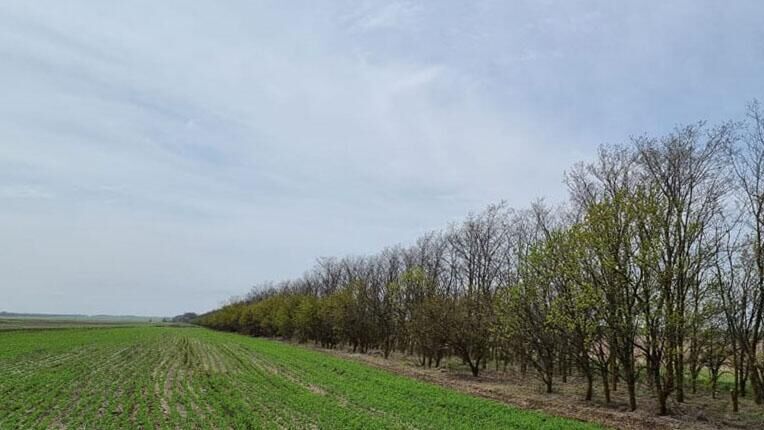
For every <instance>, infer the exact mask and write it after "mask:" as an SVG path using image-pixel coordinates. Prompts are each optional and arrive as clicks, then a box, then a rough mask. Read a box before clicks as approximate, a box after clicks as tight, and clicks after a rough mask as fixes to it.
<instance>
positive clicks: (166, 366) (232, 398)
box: [0, 325, 599, 429]
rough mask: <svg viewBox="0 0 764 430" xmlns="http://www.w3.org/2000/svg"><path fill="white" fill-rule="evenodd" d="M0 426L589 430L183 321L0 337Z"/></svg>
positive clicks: (3, 334)
mask: <svg viewBox="0 0 764 430" xmlns="http://www.w3.org/2000/svg"><path fill="white" fill-rule="evenodd" d="M0 428H2V429H6V428H98V429H105V428H183V429H186V428H198V429H206V428H234V429H249V428H326V429H337V428H377V429H379V428H399V429H404V428H405V429H409V428H421V429H446V428H459V429H472V428H474V429H502V428H506V429H594V428H599V427H597V426H595V425H592V424H586V423H580V422H576V421H570V420H565V419H561V418H556V417H550V416H545V415H542V414H540V413H536V412H530V411H522V410H519V409H515V408H512V407H509V406H506V405H504V404H501V403H498V402H494V401H491V400H486V399H482V398H477V397H472V396H469V395H466V394H462V393H458V392H455V391H450V390H448V389H445V388H441V387H438V386H435V385H430V384H427V383H423V382H419V381H416V380H413V379H408V378H405V377H401V376H397V375H394V374H391V373H387V372H385V371H382V370H379V369H375V368H372V367H368V366H366V365H363V364H361V363H357V362H353V361H346V360H343V359H340V358H336V357H332V356H330V355H327V354H324V353H321V352H317V351H311V350H308V349H304V348H300V347H295V346H290V345H287V344H284V343H280V342H276V341H269V340H263V339H253V338H248V337H244V336H239V335H234V334H226V333H219V332H213V331H209V330H206V329H201V328H192V327H185V328H183V327H158V326H149V325H143V326H133V327H108V328H96V329H92V328H89V329H83V328H69V329H64V330H45V329H42V330H15V331H4V332H0Z"/></svg>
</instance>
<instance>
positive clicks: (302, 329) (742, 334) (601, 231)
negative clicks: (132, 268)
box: [200, 103, 764, 413]
mask: <svg viewBox="0 0 764 430" xmlns="http://www.w3.org/2000/svg"><path fill="white" fill-rule="evenodd" d="M565 177H566V183H567V186H568V189H569V191H570V198H569V201H568V202H567V203H566V204H564V205H563V206H561V207H554V208H553V207H549V206H548V205H546V204H544V203H543V202H537V203H534V204H532V205H531V206H530V207H529V208H525V209H512V208H509V207H507V206H506V205H503V204H499V205H494V206H490V207H489V208H487V209H486V210H484V211H483V212H481V213H478V214H474V215H470V216H469V217H467V219H466V220H464V221H463V222H461V223H459V224H454V225H451V226H449V227H448V228H446V229H445V230H443V231H437V232H433V233H430V234H427V235H425V236H423V237H421V238H419V239H418V240H417V241H416V243H415V245H413V246H410V247H394V248H388V249H385V250H383V251H382V252H380V253H379V254H377V255H373V256H368V257H346V258H341V259H334V258H324V259H320V260H319V261H318V264H317V265H316V266H315V267H314V268H312V269H311V270H310V271H308V272H307V273H306V274H305V275H304V276H303V277H302V278H300V279H295V280H290V281H285V282H281V283H279V284H276V285H272V286H269V287H267V288H264V287H259V288H256V289H254V290H253V292H252V293H250V294H249V295H248V296H247V297H246V298H244V299H242V300H239V301H236V302H234V303H231V304H229V305H226V306H224V307H222V308H221V309H218V310H216V311H213V312H210V313H208V314H206V315H203V316H202V317H201V319H200V322H201V323H202V324H204V325H206V326H209V327H213V328H217V329H222V330H231V331H237V332H242V333H247V334H251V335H256V336H283V337H288V338H296V339H299V340H301V341H314V342H317V343H320V344H321V345H323V346H325V347H329V348H333V347H335V346H337V345H341V344H342V345H349V346H352V348H353V349H354V350H359V351H361V352H365V351H368V350H369V349H379V350H381V351H383V352H384V354H385V356H387V355H388V354H389V353H390V352H391V351H394V350H397V351H401V352H403V353H407V354H412V355H416V356H418V357H419V359H420V363H421V364H422V365H427V366H432V365H434V366H438V365H440V362H441V359H442V358H443V357H445V356H457V357H459V358H461V359H462V360H463V361H464V362H465V364H467V365H468V366H469V367H470V368H471V370H472V373H473V374H474V375H478V374H479V372H480V371H481V369H482V368H484V367H485V366H486V363H487V362H488V361H489V360H491V361H493V362H495V365H496V366H500V365H501V366H504V367H506V366H516V367H517V368H518V369H520V370H522V371H523V372H525V371H529V372H535V374H536V375H538V376H539V377H540V378H541V380H543V381H544V383H545V384H546V387H547V390H548V391H550V392H551V391H552V389H553V386H554V384H556V383H557V381H558V380H563V381H564V380H565V378H566V376H567V375H570V374H571V373H572V372H576V373H577V374H580V375H583V376H584V377H585V380H586V381H588V383H587V384H586V387H584V388H583V389H584V390H585V395H586V398H587V399H591V397H592V390H593V388H592V385H593V381H594V380H595V379H597V380H599V381H600V383H599V384H598V385H600V386H601V387H602V390H603V394H604V396H605V398H606V399H607V400H608V401H609V400H610V391H611V389H612V388H613V384H615V383H623V384H624V386H625V387H626V389H627V390H628V393H629V399H630V406H631V409H632V410H633V409H635V408H636V407H637V402H638V400H639V399H638V390H637V389H636V387H637V384H644V385H645V386H647V387H648V388H649V390H650V392H652V394H653V395H652V396H651V397H654V398H656V399H657V410H658V411H659V412H660V413H666V412H667V399H668V398H669V397H671V396H674V397H675V400H676V401H678V402H683V401H684V396H685V391H693V392H694V391H695V390H696V387H697V381H698V377H699V375H700V373H701V371H702V370H703V369H704V368H705V369H706V370H707V372H708V374H709V375H710V379H711V382H712V384H713V386H714V390H715V389H716V388H715V386H716V381H717V379H718V376H719V374H720V372H721V370H722V369H724V368H728V369H730V370H731V371H732V372H733V374H734V381H735V388H734V393H733V399H736V398H737V395H740V396H753V397H754V399H755V401H756V403H757V404H762V403H764V355H762V352H761V350H760V349H761V348H762V332H763V331H764V328H762V322H763V321H764V118H762V113H761V110H760V107H759V105H758V103H752V104H751V105H750V106H749V107H748V109H747V115H746V117H745V118H744V119H743V120H741V121H739V122H727V123H723V124H719V125H717V126H713V127H712V126H708V125H706V124H704V123H697V124H693V125H689V126H686V127H680V128H677V129H675V130H674V131H673V132H671V133H669V134H667V135H665V136H660V137H651V136H641V137H637V138H632V139H630V140H629V141H628V142H627V143H624V144H621V145H610V146H604V147H602V148H601V149H600V150H599V152H598V153H597V154H596V156H595V157H594V159H593V160H592V161H590V162H588V163H579V164H577V165H575V166H574V167H573V168H572V169H571V170H570V171H569V172H568V173H567V174H566V175H565ZM725 395H728V394H725ZM734 403H735V408H737V405H736V400H735V401H734Z"/></svg>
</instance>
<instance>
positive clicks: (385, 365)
mask: <svg viewBox="0 0 764 430" xmlns="http://www.w3.org/2000/svg"><path fill="white" fill-rule="evenodd" d="M311 348H312V349H318V350H321V351H323V352H326V353H329V354H332V355H334V356H337V357H341V358H345V359H351V360H356V361H360V362H363V363H366V364H369V365H372V366H374V367H377V368H380V369H384V370H387V371H390V372H394V373H397V374H400V375H404V376H408V377H411V378H416V379H419V380H422V381H426V382H430V383H434V384H437V385H441V386H444V387H447V388H450V389H454V390H457V391H461V392H464V393H469V394H472V395H476V396H480V397H485V398H489V399H494V400H498V401H501V402H504V403H507V404H510V405H513V406H517V407H519V408H522V409H531V410H537V411H541V412H545V413H548V414H551V415H555V416H560V417H566V418H572V419H577V420H581V421H589V422H596V423H599V424H602V425H604V426H606V427H609V428H615V429H628V430H637V429H639V430H641V429H645V430H647V429H649V430H653V429H701V430H709V429H764V407H762V406H757V405H755V404H754V403H753V402H752V401H751V400H750V399H741V401H740V412H739V413H737V414H733V413H732V412H731V401H730V400H729V394H717V399H712V398H711V395H710V393H708V392H707V391H706V390H699V392H698V394H695V395H693V394H690V393H689V389H686V390H685V397H686V401H685V402H684V403H682V404H679V403H672V404H671V405H670V406H671V411H672V414H671V415H668V416H658V415H656V414H655V409H656V406H655V405H656V401H655V398H654V397H653V396H652V395H651V394H650V393H649V391H647V388H646V387H640V393H639V395H638V398H637V402H638V408H637V410H636V411H634V412H631V411H628V398H627V397H626V392H625V391H626V390H625V389H623V387H619V388H618V390H616V391H615V392H613V393H612V402H611V404H610V405H605V404H604V398H603V397H602V394H601V393H600V392H597V391H596V390H597V389H598V388H599V387H598V386H597V385H596V384H595V398H594V400H592V401H590V402H587V401H585V400H583V395H584V388H585V385H584V382H583V380H582V379H581V378H578V377H569V378H568V382H567V383H562V382H561V380H559V379H558V380H557V381H555V384H556V386H555V392H554V393H552V394H546V393H545V392H544V389H543V386H542V384H541V383H540V381H538V380H536V379H534V378H533V376H532V374H531V372H532V371H530V370H529V373H528V375H527V376H522V375H521V374H520V373H519V372H516V371H512V370H508V371H507V372H504V371H496V370H494V369H491V368H487V369H484V370H483V371H481V374H480V376H479V377H473V376H472V375H471V374H470V373H469V370H468V369H466V368H465V367H464V366H462V365H461V362H460V360H457V359H454V358H452V359H450V360H447V361H446V363H445V365H444V366H442V367H441V368H437V369H436V368H432V369H428V368H423V367H421V366H418V365H417V363H416V360H415V359H414V358H412V357H408V356H403V355H398V354H394V355H392V356H391V357H390V358H388V359H385V358H383V357H382V356H381V354H379V353H371V354H357V353H352V352H350V351H344V350H328V349H324V348H318V347H315V346H313V347H311ZM701 391H702V392H701Z"/></svg>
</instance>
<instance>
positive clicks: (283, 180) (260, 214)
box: [0, 0, 764, 315]
mask: <svg viewBox="0 0 764 430" xmlns="http://www.w3.org/2000/svg"><path fill="white" fill-rule="evenodd" d="M626 3H627V2H620V1H617V2H614V1H609V0H608V1H602V2H571V1H559V2H551V1H538V0H532V1H527V2H521V1H516V2H512V1H477V2H472V1H470V2H463V1H453V2H450V1H441V0H438V1H431V2H360V1H355V0H351V1H343V2H327V1H320V2H319V1H306V2H286V1H273V2H260V1H240V2H238V1H225V2H220V1H207V2H200V1H188V0H182V1H180V0H179V1H164V0H163V1H155V0H151V1H129V2H115V1H111V2H103V1H95V0H94V1H88V2H77V1H62V0H55V1H34V2H30V1H27V0H21V1H3V2H2V3H0V310H7V311H16V312H76V313H91V314H92V313H112V314H142V315H173V314H177V313H181V312H184V311H197V312H199V311H205V310H209V309H211V308H213V307H215V306H217V305H218V304H219V303H220V302H221V301H223V300H225V299H226V298H228V297H229V296H231V295H235V294H242V293H244V292H246V291H247V290H248V289H249V288H250V286H251V285H253V284H255V283H257V282H260V281H266V280H280V279H284V278H289V277H294V276H298V275H300V274H301V273H302V272H303V271H304V270H305V269H307V268H308V267H310V266H311V265H312V264H313V262H314V261H315V258H316V257H318V256H330V255H338V256H341V255H346V254H365V253H372V252H375V251H377V250H379V249H381V248H382V247H384V246H386V245H394V244H396V243H403V244H406V243H410V242H411V241H412V240H413V239H415V238H416V237H417V236H418V235H420V234H422V233H423V232H426V231H428V230H432V229H436V228H440V227H444V226H446V225H447V224H448V223H449V222H451V221H454V220H459V219H461V218H462V217H464V216H465V215H466V214H467V213H468V212H470V211H477V210H480V209H482V208H483V207H484V206H485V205H487V204H489V203H491V202H497V201H500V200H507V201H508V202H509V203H510V204H511V205H513V206H517V207H522V206H524V205H526V204H528V202H530V201H531V200H533V199H535V198H536V197H541V196H545V197H547V199H548V200H550V201H559V200H560V199H563V198H564V197H565V188H564V185H563V184H562V174H563V171H564V170H565V169H566V168H568V167H570V166H571V164H572V163H574V162H575V161H578V160H583V159H588V158H590V157H591V156H592V155H593V153H594V151H595V149H596V147H597V146H598V145H599V144H601V143H607V142H617V141H622V140H625V139H626V138H628V136H630V135H635V134H642V133H645V132H647V133H652V134H656V133H661V132H665V131H667V130H669V129H670V128H671V127H673V126H674V125H676V124H679V123H686V122H690V121H695V120H699V119H707V120H709V121H711V122H715V121H719V120H721V119H726V118H736V117H737V118H739V117H741V115H742V113H743V110H744V106H745V103H746V102H747V101H749V100H750V99H752V98H754V97H759V98H764V25H762V19H763V18H764V3H762V2H760V1H756V0H753V1H742V0H741V1H717V2H710V1H707V2H702V1H694V0H692V1H686V2H683V1H672V2H664V1H656V2H652V3H651V4H649V5H648V4H647V3H645V2H643V1H635V2H631V4H630V5H629V6H627V5H626ZM667 3H671V5H668V4H667Z"/></svg>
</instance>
